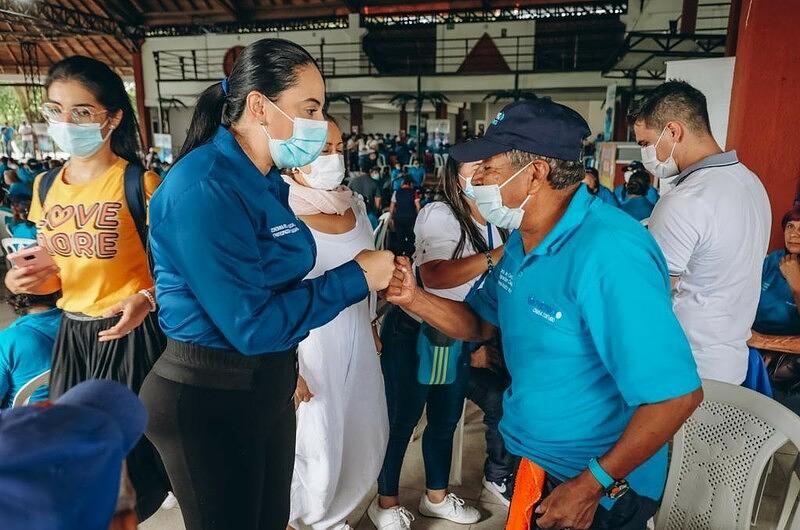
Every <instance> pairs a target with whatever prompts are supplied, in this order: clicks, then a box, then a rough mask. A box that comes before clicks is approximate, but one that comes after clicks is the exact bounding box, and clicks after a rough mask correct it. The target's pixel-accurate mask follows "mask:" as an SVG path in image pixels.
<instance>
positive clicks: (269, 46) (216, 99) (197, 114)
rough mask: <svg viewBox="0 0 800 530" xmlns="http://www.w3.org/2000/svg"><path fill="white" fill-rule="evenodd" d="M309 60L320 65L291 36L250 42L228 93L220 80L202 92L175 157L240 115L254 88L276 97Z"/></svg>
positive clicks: (204, 140) (234, 74)
mask: <svg viewBox="0 0 800 530" xmlns="http://www.w3.org/2000/svg"><path fill="white" fill-rule="evenodd" d="M310 64H312V65H314V66H317V63H316V61H315V60H314V58H313V57H312V56H311V55H310V54H309V53H308V52H307V51H306V50H305V49H304V48H303V47H302V46H299V45H297V44H295V43H293V42H290V41H288V40H284V39H261V40H258V41H256V42H254V43H252V44H250V45H249V46H247V47H246V48H245V49H244V50H242V53H241V54H240V55H239V57H238V58H237V59H236V62H235V63H234V65H233V70H232V71H231V74H230V75H229V76H228V78H227V85H228V87H227V95H226V94H225V92H224V91H223V89H222V82H221V81H220V82H217V83H214V84H213V85H211V86H210V87H208V88H207V89H206V90H205V91H203V93H202V94H200V98H199V99H198V100H197V106H196V107H195V109H194V115H193V116H192V123H191V125H189V130H188V132H187V134H186V141H185V142H184V143H183V147H181V151H180V153H179V154H178V157H177V158H176V159H175V161H176V162H177V161H178V160H180V159H181V158H183V157H184V156H186V154H187V153H189V152H190V151H191V150H192V149H194V148H195V147H198V146H200V145H203V144H204V143H206V142H208V141H209V140H211V138H212V137H213V136H214V133H215V132H216V131H217V128H218V127H219V126H220V125H225V126H226V127H227V126H230V125H231V124H232V123H234V122H235V121H237V120H238V119H239V118H241V116H242V114H243V113H244V109H245V106H246V105H247V95H248V94H249V93H250V92H252V91H254V90H255V91H257V92H260V93H262V94H264V95H265V96H267V97H268V98H270V99H275V98H277V97H278V96H279V95H280V93H281V92H283V91H284V90H286V89H288V88H290V87H292V86H294V84H295V83H296V82H297V69H298V67H301V66H305V65H310ZM317 68H319V67H317Z"/></svg>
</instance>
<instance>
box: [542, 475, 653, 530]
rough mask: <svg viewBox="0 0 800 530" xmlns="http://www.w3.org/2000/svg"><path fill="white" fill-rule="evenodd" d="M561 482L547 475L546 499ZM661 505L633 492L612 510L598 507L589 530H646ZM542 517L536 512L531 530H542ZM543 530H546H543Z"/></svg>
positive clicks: (623, 497) (626, 495) (618, 500)
mask: <svg viewBox="0 0 800 530" xmlns="http://www.w3.org/2000/svg"><path fill="white" fill-rule="evenodd" d="M559 484H561V482H560V481H559V480H557V479H555V478H553V477H552V476H550V475H547V477H546V479H545V485H544V497H547V496H548V495H549V494H550V492H551V491H553V490H554V489H555V488H556V487H557V486H558V485H559ZM658 506H659V503H658V502H656V501H654V500H653V499H650V498H647V497H642V496H641V495H639V494H637V493H636V492H635V491H633V490H629V491H628V493H626V494H625V495H623V496H622V497H620V498H619V499H617V501H616V502H615V503H614V506H612V507H611V509H610V510H606V509H605V508H603V507H602V506H598V507H597V511H596V512H595V514H594V521H592V526H590V527H589V530H646V528H647V521H649V520H650V518H651V517H653V516H654V515H655V514H656V512H657V511H658ZM537 517H540V516H539V515H537V514H536V511H535V510H534V513H533V516H532V517H531V530H540V528H541V527H539V526H537V525H536V518H537ZM541 530H544V529H543V528H541Z"/></svg>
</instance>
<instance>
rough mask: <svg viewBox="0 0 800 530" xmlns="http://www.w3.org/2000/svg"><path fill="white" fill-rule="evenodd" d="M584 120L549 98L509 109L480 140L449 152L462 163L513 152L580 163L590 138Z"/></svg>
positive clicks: (501, 114) (493, 122)
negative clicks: (585, 139)
mask: <svg viewBox="0 0 800 530" xmlns="http://www.w3.org/2000/svg"><path fill="white" fill-rule="evenodd" d="M589 134H590V131H589V126H588V125H587V123H586V120H584V119H583V117H582V116H581V115H580V114H578V113H577V112H575V111H574V110H572V109H571V108H569V107H565V106H564V105H560V104H558V103H554V102H553V101H551V100H549V99H547V98H537V99H533V100H524V101H517V102H515V103H511V104H510V105H506V106H505V107H504V108H503V110H502V111H500V112H499V113H498V114H497V116H495V118H494V119H493V120H492V121H491V123H490V124H489V128H488V129H486V132H485V133H484V135H483V136H482V137H481V138H477V139H475V140H471V141H469V142H464V143H461V144H458V145H456V146H453V147H451V148H450V151H449V152H450V156H452V157H453V158H455V159H456V160H458V161H459V162H474V161H476V160H486V159H488V158H491V157H492V156H494V155H498V154H500V153H505V152H507V151H511V150H518V151H523V152H525V153H532V154H535V155H539V156H546V157H550V158H558V159H560V160H580V159H581V154H582V153H583V139H584V138H586V137H587V136H589Z"/></svg>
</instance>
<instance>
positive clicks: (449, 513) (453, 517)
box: [419, 493, 481, 524]
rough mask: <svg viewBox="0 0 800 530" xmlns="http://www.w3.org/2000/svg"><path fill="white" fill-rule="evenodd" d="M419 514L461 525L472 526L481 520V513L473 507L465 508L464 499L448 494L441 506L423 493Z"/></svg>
mask: <svg viewBox="0 0 800 530" xmlns="http://www.w3.org/2000/svg"><path fill="white" fill-rule="evenodd" d="M419 513H420V515H424V516H425V517H438V518H439V519H447V520H448V521H453V522H454V523H460V524H472V523H477V522H478V521H480V520H481V512H479V511H478V510H476V509H475V508H473V507H472V506H465V505H464V499H461V498H460V497H458V495H456V494H455V493H448V494H447V497H445V498H444V500H443V501H442V502H441V503H439V504H434V503H432V502H431V500H430V499H429V498H428V496H427V495H426V494H424V493H423V494H422V498H421V499H420V500H419Z"/></svg>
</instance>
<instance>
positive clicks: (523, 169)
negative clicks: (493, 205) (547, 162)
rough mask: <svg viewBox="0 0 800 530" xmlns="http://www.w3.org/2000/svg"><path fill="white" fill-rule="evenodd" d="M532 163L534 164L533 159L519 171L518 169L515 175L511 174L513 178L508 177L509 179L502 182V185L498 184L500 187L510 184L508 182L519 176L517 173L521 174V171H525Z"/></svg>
mask: <svg viewBox="0 0 800 530" xmlns="http://www.w3.org/2000/svg"><path fill="white" fill-rule="evenodd" d="M531 164H533V160H531V161H530V162H528V163H527V164H525V165H524V166H523V167H522V169H520V170H519V171H517V172H516V173H514V174H513V175H511V178H510V179H508V180H507V181H505V182H503V183H502V184H500V185H499V186H498V188H502V187H503V186H505V185H506V184H508V183H509V182H511V181H512V180H514V179H515V178H516V177H517V175H519V174H520V173H522V172H523V171H525V170H526V169H528V166H530V165H531Z"/></svg>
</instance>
